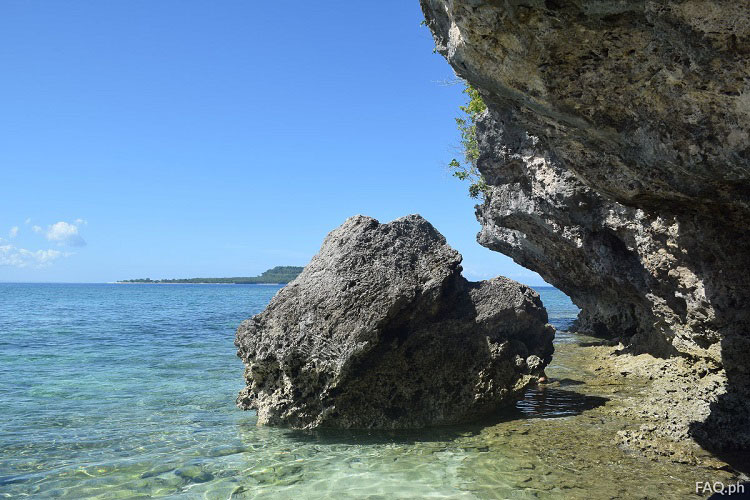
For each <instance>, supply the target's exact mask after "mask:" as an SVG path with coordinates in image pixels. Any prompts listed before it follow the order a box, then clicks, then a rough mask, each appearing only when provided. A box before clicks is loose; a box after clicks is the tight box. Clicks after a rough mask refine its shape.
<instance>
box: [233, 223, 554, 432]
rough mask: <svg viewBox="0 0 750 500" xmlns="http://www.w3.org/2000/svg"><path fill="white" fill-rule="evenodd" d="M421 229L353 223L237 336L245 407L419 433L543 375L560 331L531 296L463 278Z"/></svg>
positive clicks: (432, 233) (270, 417)
mask: <svg viewBox="0 0 750 500" xmlns="http://www.w3.org/2000/svg"><path fill="white" fill-rule="evenodd" d="M460 262H461V256H460V254H459V253H458V252H456V251H455V250H454V249H452V248H451V247H450V246H448V245H447V244H446V241H445V238H444V237H443V236H442V235H441V234H440V233H438V232H437V230H435V228H434V227H433V226H432V225H431V224H430V223H429V222H427V221H426V220H424V219H423V218H422V217H420V216H418V215H410V216H407V217H403V218H401V219H397V220H395V221H393V222H391V223H388V224H380V223H378V221H376V220H375V219H372V218H369V217H364V216H355V217H351V218H350V219H348V220H347V221H346V222H345V223H344V224H343V225H342V226H341V227H339V228H338V229H336V230H334V231H333V232H331V233H330V234H329V235H328V236H327V237H326V239H325V241H324V242H323V246H322V248H321V249H320V252H319V253H318V254H317V255H316V256H315V257H313V259H312V260H311V261H310V263H309V264H308V265H307V266H306V267H305V269H304V271H303V272H302V274H300V275H299V277H297V279H295V280H294V281H293V282H291V283H290V284H289V285H287V286H286V287H284V288H283V289H281V290H280V291H279V293H278V294H277V295H276V296H275V297H274V298H273V299H272V300H271V302H270V304H269V305H268V307H267V308H266V310H265V311H263V312H262V313H260V314H258V315H256V316H254V317H253V318H251V319H249V320H247V321H244V322H243V323H242V324H241V325H240V327H239V328H238V330H237V336H236V340H235V345H237V347H238V352H237V355H238V356H239V357H240V358H241V359H242V360H243V361H244V363H245V365H246V369H245V380H246V383H247V387H246V388H245V389H244V390H242V392H241V393H240V395H239V397H238V398H237V404H238V406H239V407H240V408H243V409H250V408H255V409H257V410H258V422H259V423H260V424H283V425H289V426H292V427H297V428H313V427H321V426H322V427H341V428H415V427H422V426H426V425H435V424H450V423H457V422H462V421H467V420H471V419H476V418H478V417H480V416H483V415H485V414H487V413H490V412H492V411H493V410H495V409H497V407H498V406H499V405H500V404H502V403H505V402H507V401H509V400H512V399H513V398H514V397H515V396H516V395H517V394H518V393H519V392H520V391H521V390H522V389H524V388H525V387H526V386H527V385H528V384H530V383H532V382H534V381H535V380H536V379H537V378H538V376H540V375H541V374H542V373H543V370H544V367H545V366H546V364H547V363H548V362H549V361H550V359H551V356H552V338H553V336H554V330H553V329H552V327H551V326H549V325H548V324H547V312H546V311H545V309H544V307H543V306H542V304H541V301H540V299H539V296H538V295H537V294H536V292H534V291H533V290H531V289H530V288H528V287H526V286H523V285H521V284H519V283H516V282H514V281H511V280H509V279H506V278H495V279H492V280H489V281H482V282H479V283H471V282H468V281H467V280H466V279H464V278H463V277H462V276H461V266H460Z"/></svg>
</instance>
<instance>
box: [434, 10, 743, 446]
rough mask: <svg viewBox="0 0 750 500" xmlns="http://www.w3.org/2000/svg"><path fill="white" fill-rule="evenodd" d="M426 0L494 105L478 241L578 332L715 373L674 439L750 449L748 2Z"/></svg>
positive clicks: (449, 52)
mask: <svg viewBox="0 0 750 500" xmlns="http://www.w3.org/2000/svg"><path fill="white" fill-rule="evenodd" d="M420 1H421V4H422V9H423V11H424V13H425V17H426V19H427V24H428V26H429V27H430V29H431V30H432V31H433V34H434V35H435V41H436V45H437V50H438V51H439V52H440V53H441V54H443V55H444V56H445V57H446V58H447V59H448V61H449V62H450V64H451V65H452V66H453V68H454V69H455V70H456V72H457V73H458V74H459V75H460V76H461V77H463V78H465V79H466V80H468V81H469V82H470V83H471V84H472V85H474V86H475V87H476V88H477V89H478V90H479V92H480V94H481V96H482V98H483V99H484V101H485V103H486V104H487V111H486V112H485V113H484V115H483V116H482V117H481V118H480V120H479V122H478V123H477V129H476V130H477V141H478V146H479V151H480V156H479V159H478V161H477V166H478V168H479V170H480V171H481V172H482V175H483V176H484V178H485V180H486V182H487V183H488V184H489V185H490V186H491V188H490V189H489V191H488V195H487V198H486V200H485V202H484V203H483V204H482V205H480V206H478V207H477V218H478V219H479V221H480V222H481V224H482V231H481V233H480V234H479V236H478V240H479V242H480V243H481V244H482V245H484V246H486V247H488V248H491V249H493V250H497V251H500V252H502V253H504V254H507V255H509V256H511V257H512V258H513V259H514V260H515V261H516V262H518V263H520V264H521V265H523V266H525V267H528V268H530V269H533V270H534V271H537V272H538V273H539V274H541V275H542V277H543V278H544V279H545V280H546V281H547V282H549V283H551V284H553V285H555V286H556V287H557V288H559V289H561V290H562V291H564V292H565V293H566V294H568V295H569V296H570V297H571V299H572V300H573V301H574V302H575V303H576V304H577V305H578V306H579V307H580V308H581V314H580V316H579V319H578V328H579V330H581V331H584V332H588V333H592V334H595V335H598V336H602V337H608V338H617V339H619V340H622V341H623V342H624V344H625V345H626V346H627V348H628V350H629V351H630V352H635V353H650V354H652V355H655V356H658V357H664V358H669V357H672V358H674V359H678V358H684V359H687V360H689V362H688V365H691V366H696V367H698V368H700V369H703V370H704V371H705V372H706V373H710V374H712V375H716V376H717V380H719V382H718V383H717V384H716V385H715V387H713V388H711V389H705V388H700V389H699V388H697V387H696V389H695V391H694V392H693V394H692V400H691V401H690V402H689V403H686V404H690V405H693V406H694V408H693V409H692V410H691V411H690V412H688V413H690V414H694V415H696V417H695V420H693V421H692V422H686V419H685V418H684V414H685V413H686V409H685V408H684V407H680V406H679V405H674V404H672V402H671V401H665V402H664V412H663V413H664V414H665V419H664V421H665V423H664V426H663V431H664V435H670V436H673V437H674V438H675V439H676V440H680V439H685V436H686V435H688V434H689V435H691V436H693V437H694V438H696V439H698V440H699V441H700V442H701V443H702V444H703V445H704V446H707V447H710V448H750V419H749V416H750V404H749V403H748V402H750V376H749V371H750V370H749V369H748V362H747V353H748V352H750V307H748V303H750V273H748V272H747V266H748V263H750V79H748V74H750V57H749V56H750V4H749V3H748V2H731V1H727V0H707V1H682V0H667V1H659V2H657V1H645V2H600V1H595V0H582V1H579V2H565V1H557V0H555V1H513V2H490V1H482V0H420ZM688 369H691V368H690V367H689V366H688ZM667 397H668V396H667Z"/></svg>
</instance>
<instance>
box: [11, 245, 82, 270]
mask: <svg viewBox="0 0 750 500" xmlns="http://www.w3.org/2000/svg"><path fill="white" fill-rule="evenodd" d="M68 255H71V254H64V253H62V252H60V251H59V250H51V249H50V250H36V251H31V250H26V249H25V248H17V247H15V246H13V245H0V266H13V267H47V266H49V265H50V264H52V262H54V261H55V260H57V259H59V258H60V257H63V256H68Z"/></svg>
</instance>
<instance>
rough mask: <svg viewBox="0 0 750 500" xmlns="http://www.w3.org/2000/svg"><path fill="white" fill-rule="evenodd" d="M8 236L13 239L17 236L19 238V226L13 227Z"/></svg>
mask: <svg viewBox="0 0 750 500" xmlns="http://www.w3.org/2000/svg"><path fill="white" fill-rule="evenodd" d="M8 236H10V237H11V238H15V237H16V236H18V226H13V227H12V228H10V231H8Z"/></svg>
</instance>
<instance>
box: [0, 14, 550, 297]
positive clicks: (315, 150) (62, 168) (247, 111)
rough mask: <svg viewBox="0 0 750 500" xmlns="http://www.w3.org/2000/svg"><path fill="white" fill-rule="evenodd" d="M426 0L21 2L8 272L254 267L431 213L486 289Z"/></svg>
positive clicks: (498, 269) (104, 273)
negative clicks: (347, 234) (376, 225)
mask: <svg viewBox="0 0 750 500" xmlns="http://www.w3.org/2000/svg"><path fill="white" fill-rule="evenodd" d="M421 20H422V15H421V12H420V10H419V5H418V2H417V0H408V1H404V0H388V1H383V2H352V1H346V2H344V1H328V2H301V1H296V2H289V1H287V2H264V3H260V4H259V3H257V2H248V1H239V0H227V1H224V2H205V1H201V2H198V1H192V0H159V1H158V2H155V1H153V0H127V1H125V0H120V1H107V2H102V1H98V0H88V1H80V0H67V1H65V2H51V1H48V0H44V1H37V0H4V1H3V2H1V3H0V67H2V70H3V78H2V79H0V95H2V99H1V100H0V238H2V240H0V280H2V281H73V282H102V281H114V280H118V279H127V278H135V277H151V278H163V277H167V278H169V277H194V276H245V275H255V274H258V273H260V272H262V271H263V270H265V269H267V268H269V267H272V266H275V265H304V264H305V263H306V262H307V261H308V260H309V258H310V257H311V256H312V255H313V254H314V253H315V252H316V251H317V250H318V248H319V247H320V243H321V242H322V239H323V237H324V236H325V235H326V234H327V233H328V232H329V231H330V230H331V229H333V228H335V227H336V226H338V225H339V224H341V223H342V222H343V221H344V220H345V219H346V218H347V217H348V216H350V215H354V214H358V213H361V214H366V215H370V216H373V217H376V218H378V219H379V220H381V221H384V222H385V221H389V220H392V219H394V218H397V217H399V216H402V215H406V214H409V213H420V214H422V215H423V216H424V217H426V218H427V219H428V220H430V221H431V222H432V223H433V224H434V225H435V226H436V227H437V228H438V230H440V231H441V232H442V233H443V234H444V235H445V236H446V237H447V239H448V242H449V243H450V244H451V245H453V246H454V247H455V248H456V249H457V250H459V251H460V252H461V253H462V254H463V256H464V269H465V272H464V274H465V275H466V276H467V277H469V278H470V279H478V278H489V277H492V276H496V275H498V274H504V275H507V276H509V277H511V278H514V279H517V280H519V281H523V282H526V283H529V284H540V283H542V281H541V279H540V278H539V277H538V276H537V275H536V274H534V273H532V272H530V271H528V270H525V269H523V268H521V267H519V266H517V265H515V264H514V263H513V262H512V261H511V260H510V259H509V258H507V257H505V256H502V255H500V254H497V253H494V252H490V251H489V250H486V249H484V248H482V247H481V246H479V245H478V244H477V243H476V241H475V236H476V233H477V231H478V229H479V224H478V223H477V222H476V220H475V219H474V214H473V212H474V209H473V205H474V201H473V200H471V199H470V198H469V197H468V196H467V194H466V188H467V186H466V185H465V184H462V183H460V182H459V181H458V180H456V179H454V178H452V177H450V175H449V173H448V172H447V170H446V167H445V165H446V164H447V163H448V161H450V159H451V158H452V157H453V156H456V155H457V152H456V146H457V144H458V134H457V131H456V128H455V123H454V120H453V119H454V117H455V116H456V115H457V107H458V106H459V104H461V103H462V102H463V96H462V94H461V87H460V86H459V85H453V86H451V85H445V84H443V83H441V82H444V81H450V80H453V79H454V78H455V77H454V74H453V72H452V70H451V69H450V67H449V66H448V64H447V63H446V62H445V60H443V58H442V57H440V56H439V55H436V54H433V53H432V48H433V43H432V39H431V37H430V34H429V32H428V30H427V29H426V28H424V27H421V26H420V25H419V24H420V21H421Z"/></svg>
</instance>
